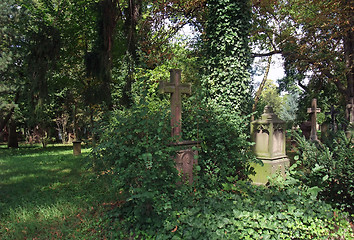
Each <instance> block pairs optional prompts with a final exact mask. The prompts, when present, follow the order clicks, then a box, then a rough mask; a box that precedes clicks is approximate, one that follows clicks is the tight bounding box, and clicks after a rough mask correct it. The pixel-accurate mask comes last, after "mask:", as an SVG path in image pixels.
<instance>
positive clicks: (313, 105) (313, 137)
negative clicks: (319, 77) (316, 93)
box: [307, 98, 321, 141]
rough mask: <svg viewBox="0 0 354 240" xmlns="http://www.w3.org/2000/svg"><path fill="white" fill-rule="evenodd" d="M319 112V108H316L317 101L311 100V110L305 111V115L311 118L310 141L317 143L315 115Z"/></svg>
mask: <svg viewBox="0 0 354 240" xmlns="http://www.w3.org/2000/svg"><path fill="white" fill-rule="evenodd" d="M319 112H321V109H320V108H317V99H316V98H314V99H312V102H311V108H308V109H307V113H309V114H310V116H311V135H310V140H311V141H318V138H317V113H319Z"/></svg>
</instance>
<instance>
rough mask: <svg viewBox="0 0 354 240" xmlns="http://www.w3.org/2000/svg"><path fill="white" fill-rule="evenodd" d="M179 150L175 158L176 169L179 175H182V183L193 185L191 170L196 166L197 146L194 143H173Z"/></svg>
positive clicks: (197, 143)
mask: <svg viewBox="0 0 354 240" xmlns="http://www.w3.org/2000/svg"><path fill="white" fill-rule="evenodd" d="M173 145H174V146H178V147H179V148H180V149H179V150H178V151H177V154H176V156H175V162H176V168H177V170H178V172H179V173H180V174H183V181H184V182H186V181H188V182H189V183H190V184H192V183H193V170H194V168H195V166H196V165H198V146H199V142H196V141H181V142H177V143H173Z"/></svg>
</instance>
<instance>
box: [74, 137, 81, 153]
mask: <svg viewBox="0 0 354 240" xmlns="http://www.w3.org/2000/svg"><path fill="white" fill-rule="evenodd" d="M73 152H74V156H78V155H81V141H73Z"/></svg>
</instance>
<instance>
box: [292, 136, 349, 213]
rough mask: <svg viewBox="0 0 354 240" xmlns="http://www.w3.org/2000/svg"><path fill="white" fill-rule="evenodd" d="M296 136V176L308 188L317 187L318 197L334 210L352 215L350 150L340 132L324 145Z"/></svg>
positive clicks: (347, 142) (347, 141)
mask: <svg viewBox="0 0 354 240" xmlns="http://www.w3.org/2000/svg"><path fill="white" fill-rule="evenodd" d="M295 135H296V139H297V142H298V149H299V158H298V164H299V166H300V167H301V168H300V171H298V173H297V175H296V177H297V178H298V179H300V180H301V181H303V182H304V183H305V184H307V185H308V186H311V187H314V186H316V187H319V188H320V190H321V191H320V197H321V198H322V199H324V200H325V201H327V202H330V203H331V204H332V205H333V206H334V207H336V208H340V209H342V210H345V211H348V212H349V213H351V214H353V213H354V211H353V204H352V201H353V199H354V161H353V156H354V147H353V143H352V142H351V141H350V140H349V139H347V138H346V136H345V134H344V132H338V133H337V134H336V135H335V136H334V137H333V138H332V139H331V140H330V139H328V140H327V144H326V145H325V144H322V143H317V142H316V143H313V142H309V141H306V140H305V139H304V138H303V137H300V136H299V135H297V134H295Z"/></svg>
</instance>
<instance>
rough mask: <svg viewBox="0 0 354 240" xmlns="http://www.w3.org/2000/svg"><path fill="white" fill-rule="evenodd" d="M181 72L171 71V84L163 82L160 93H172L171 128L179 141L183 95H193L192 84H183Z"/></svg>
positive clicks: (173, 135) (177, 70)
mask: <svg viewBox="0 0 354 240" xmlns="http://www.w3.org/2000/svg"><path fill="white" fill-rule="evenodd" d="M181 72H182V71H181V70H180V69H171V70H170V82H169V83H167V82H164V81H161V82H160V85H159V90H160V93H171V127H172V137H175V138H176V140H179V139H180V137H181V132H182V128H181V124H182V93H184V94H191V93H192V90H191V84H190V83H181Z"/></svg>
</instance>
